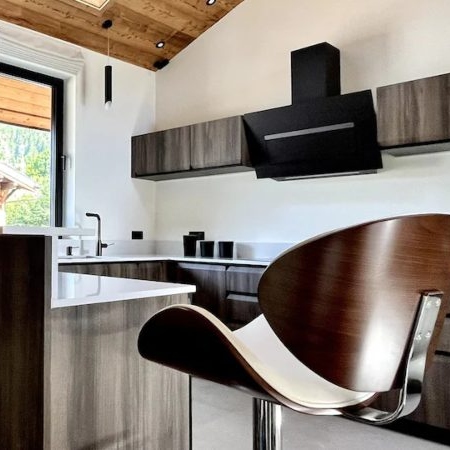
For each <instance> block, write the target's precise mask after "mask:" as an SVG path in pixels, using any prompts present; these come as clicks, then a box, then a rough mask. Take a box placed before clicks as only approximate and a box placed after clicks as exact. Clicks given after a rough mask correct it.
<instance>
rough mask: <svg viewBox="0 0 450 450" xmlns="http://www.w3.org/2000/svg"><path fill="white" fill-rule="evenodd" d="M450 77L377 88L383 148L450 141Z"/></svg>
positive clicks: (379, 132) (379, 130) (378, 119)
mask: <svg viewBox="0 0 450 450" xmlns="http://www.w3.org/2000/svg"><path fill="white" fill-rule="evenodd" d="M449 94H450V74H445V75H439V76H436V77H429V78H423V79H421V80H415V81H408V82H406V83H398V84H393V85H391V86H383V87H379V88H378V89H377V109H378V111H377V123H378V142H379V143H380V145H382V146H383V147H390V146H398V145H407V144H417V143H428V142H438V141H443V140H448V139H449V138H450V107H449Z"/></svg>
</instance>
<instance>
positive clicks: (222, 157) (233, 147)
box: [131, 116, 253, 181]
mask: <svg viewBox="0 0 450 450" xmlns="http://www.w3.org/2000/svg"><path fill="white" fill-rule="evenodd" d="M252 169H253V168H252V165H251V162H250V157H249V153H248V148H247V141H246V137H245V131H244V123H243V120H242V116H234V117H227V118H225V119H219V120H213V121H210V122H203V123H198V124H194V125H189V126H185V127H180V128H173V129H170V130H163V131H158V132H156V133H148V134H144V135H141V136H133V137H132V138H131V176H132V177H134V178H144V179H148V180H154V181H158V180H168V179H176V178H187V177H194V176H201V175H214V174H219V173H230V172H241V171H247V170H252Z"/></svg>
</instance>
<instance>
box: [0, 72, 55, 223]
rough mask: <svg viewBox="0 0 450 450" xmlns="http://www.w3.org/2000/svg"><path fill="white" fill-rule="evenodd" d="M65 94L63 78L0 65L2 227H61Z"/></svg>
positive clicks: (0, 188) (0, 194) (0, 209)
mask: <svg viewBox="0 0 450 450" xmlns="http://www.w3.org/2000/svg"><path fill="white" fill-rule="evenodd" d="M2 69H3V70H2ZM62 94H63V82H62V80H58V79H54V78H52V77H47V76H45V75H40V74H36V73H34V72H29V71H26V70H23V69H19V68H14V67H11V66H5V65H3V67H2V65H0V226H1V225H32V226H49V225H61V218H62V204H61V198H62V186H61V184H62V176H61V170H62V167H61V163H62V161H61V155H62V148H61V147H62V139H61V137H62V127H61V123H62V117H61V115H62V112H61V111H62V107H61V106H62V102H61V99H62ZM56 97H58V100H59V101H56ZM58 105H59V106H60V108H58V107H57V106H58Z"/></svg>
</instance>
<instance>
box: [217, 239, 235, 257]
mask: <svg viewBox="0 0 450 450" xmlns="http://www.w3.org/2000/svg"><path fill="white" fill-rule="evenodd" d="M233 248H234V242H233V241H219V258H232V257H233Z"/></svg>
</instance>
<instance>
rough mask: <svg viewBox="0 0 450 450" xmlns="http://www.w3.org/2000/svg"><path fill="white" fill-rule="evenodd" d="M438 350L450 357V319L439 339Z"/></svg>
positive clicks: (447, 319) (446, 322)
mask: <svg viewBox="0 0 450 450" xmlns="http://www.w3.org/2000/svg"><path fill="white" fill-rule="evenodd" d="M437 350H438V351H441V352H447V353H448V354H449V355H450V317H447V318H446V319H445V322H444V326H443V328H442V331H441V335H440V337H439V343H438V345H437ZM449 359H450V358H449ZM449 383H450V380H449Z"/></svg>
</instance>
